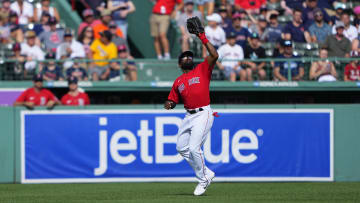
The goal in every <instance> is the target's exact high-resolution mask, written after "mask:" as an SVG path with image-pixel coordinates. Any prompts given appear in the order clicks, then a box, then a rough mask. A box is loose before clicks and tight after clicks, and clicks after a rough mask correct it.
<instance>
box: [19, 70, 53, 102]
mask: <svg viewBox="0 0 360 203" xmlns="http://www.w3.org/2000/svg"><path fill="white" fill-rule="evenodd" d="M33 83H34V86H33V87H32V88H29V89H27V90H25V91H24V92H23V93H22V94H21V95H20V96H19V97H18V98H17V99H16V101H15V103H14V106H25V107H27V108H28V109H33V108H34V107H35V106H47V108H49V109H52V108H53V107H54V106H55V105H56V104H58V103H59V102H58V99H57V98H56V97H55V96H54V94H53V93H51V92H50V91H49V90H47V89H45V88H43V77H42V75H41V74H36V75H34V77H33Z"/></svg>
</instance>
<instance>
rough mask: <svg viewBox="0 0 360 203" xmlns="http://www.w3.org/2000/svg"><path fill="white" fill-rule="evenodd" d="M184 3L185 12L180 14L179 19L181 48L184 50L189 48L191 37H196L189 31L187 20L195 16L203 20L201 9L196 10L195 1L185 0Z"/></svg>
mask: <svg viewBox="0 0 360 203" xmlns="http://www.w3.org/2000/svg"><path fill="white" fill-rule="evenodd" d="M184 5H185V6H184V12H183V13H182V14H181V15H180V17H179V19H178V21H177V24H178V26H179V29H180V32H181V39H182V40H181V49H182V51H183V52H184V51H187V50H189V39H190V38H193V40H195V39H196V36H193V35H191V34H190V33H189V32H188V30H187V27H186V20H187V19H188V18H192V17H195V16H197V17H199V19H200V20H201V21H202V20H203V19H202V15H201V13H200V11H197V10H194V2H193V1H192V0H185V1H184Z"/></svg>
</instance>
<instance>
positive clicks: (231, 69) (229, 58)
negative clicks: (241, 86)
mask: <svg viewBox="0 0 360 203" xmlns="http://www.w3.org/2000/svg"><path fill="white" fill-rule="evenodd" d="M226 38H227V43H226V44H224V45H222V46H221V47H220V48H219V49H218V53H219V60H218V61H217V62H216V64H217V66H218V67H219V69H220V70H221V71H222V72H223V74H224V76H225V78H226V79H227V80H230V81H231V82H235V81H236V77H237V76H240V80H241V81H245V80H246V78H247V77H246V71H245V70H244V69H243V68H242V67H241V60H243V59H244V51H243V49H242V48H241V46H240V45H237V44H236V33H234V32H230V33H227V35H226Z"/></svg>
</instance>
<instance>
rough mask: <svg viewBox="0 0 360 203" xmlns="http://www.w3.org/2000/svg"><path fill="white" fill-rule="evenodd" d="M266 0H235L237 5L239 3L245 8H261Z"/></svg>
mask: <svg viewBox="0 0 360 203" xmlns="http://www.w3.org/2000/svg"><path fill="white" fill-rule="evenodd" d="M265 3H266V1H265V0H235V5H239V6H240V7H241V8H243V9H245V10H246V9H259V8H260V7H261V5H263V4H265Z"/></svg>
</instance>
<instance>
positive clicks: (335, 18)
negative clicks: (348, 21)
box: [330, 2, 346, 25]
mask: <svg viewBox="0 0 360 203" xmlns="http://www.w3.org/2000/svg"><path fill="white" fill-rule="evenodd" d="M334 8H335V15H333V16H331V17H330V20H331V21H330V22H331V25H335V24H336V22H337V21H340V18H341V15H342V14H343V13H344V9H345V8H346V5H345V4H343V3H340V2H335V3H334Z"/></svg>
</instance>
